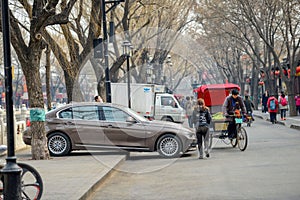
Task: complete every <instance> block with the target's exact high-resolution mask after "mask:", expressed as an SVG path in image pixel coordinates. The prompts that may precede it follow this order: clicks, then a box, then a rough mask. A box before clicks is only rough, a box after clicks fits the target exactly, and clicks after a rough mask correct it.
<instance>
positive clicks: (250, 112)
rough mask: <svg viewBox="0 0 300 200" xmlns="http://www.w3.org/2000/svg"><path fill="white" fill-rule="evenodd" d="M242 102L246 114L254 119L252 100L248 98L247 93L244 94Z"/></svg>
mask: <svg viewBox="0 0 300 200" xmlns="http://www.w3.org/2000/svg"><path fill="white" fill-rule="evenodd" d="M244 104H245V107H246V112H247V115H249V116H251V118H252V120H253V121H254V117H253V108H254V104H253V102H252V101H251V100H250V99H249V95H245V100H244Z"/></svg>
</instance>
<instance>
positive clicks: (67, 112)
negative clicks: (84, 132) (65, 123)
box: [58, 108, 72, 119]
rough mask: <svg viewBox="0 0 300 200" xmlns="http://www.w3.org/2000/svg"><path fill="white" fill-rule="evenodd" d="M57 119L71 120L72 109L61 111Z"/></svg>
mask: <svg viewBox="0 0 300 200" xmlns="http://www.w3.org/2000/svg"><path fill="white" fill-rule="evenodd" d="M58 117H59V118H63V119H72V109H71V108H68V109H66V110H63V111H61V112H60V113H59V115H58Z"/></svg>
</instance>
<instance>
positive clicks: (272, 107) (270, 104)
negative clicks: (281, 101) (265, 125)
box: [267, 96, 278, 124]
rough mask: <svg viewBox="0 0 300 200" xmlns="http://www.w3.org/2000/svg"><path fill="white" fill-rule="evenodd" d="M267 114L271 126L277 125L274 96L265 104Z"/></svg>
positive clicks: (276, 105) (276, 102) (276, 101)
mask: <svg viewBox="0 0 300 200" xmlns="http://www.w3.org/2000/svg"><path fill="white" fill-rule="evenodd" d="M267 106H268V112H269V113H270V121H271V122H272V124H275V123H277V117H276V116H277V112H278V100H277V99H276V98H275V97H274V96H270V97H269V99H268V102H267Z"/></svg>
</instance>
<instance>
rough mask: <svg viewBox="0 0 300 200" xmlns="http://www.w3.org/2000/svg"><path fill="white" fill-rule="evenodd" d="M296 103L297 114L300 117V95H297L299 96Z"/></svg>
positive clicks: (296, 97)
mask: <svg viewBox="0 0 300 200" xmlns="http://www.w3.org/2000/svg"><path fill="white" fill-rule="evenodd" d="M295 101H296V110H297V113H298V115H300V94H297V96H295Z"/></svg>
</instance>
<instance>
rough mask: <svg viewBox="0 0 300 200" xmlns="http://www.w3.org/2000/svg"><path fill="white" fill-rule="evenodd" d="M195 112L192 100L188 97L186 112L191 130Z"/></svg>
mask: <svg viewBox="0 0 300 200" xmlns="http://www.w3.org/2000/svg"><path fill="white" fill-rule="evenodd" d="M193 110H194V106H193V102H192V100H191V98H190V97H189V96H187V97H186V103H185V112H186V116H187V118H188V124H189V127H190V128H193V120H192V117H193Z"/></svg>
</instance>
